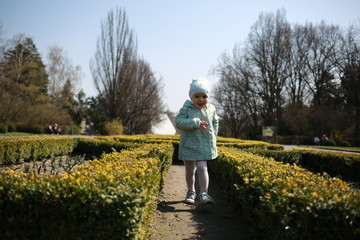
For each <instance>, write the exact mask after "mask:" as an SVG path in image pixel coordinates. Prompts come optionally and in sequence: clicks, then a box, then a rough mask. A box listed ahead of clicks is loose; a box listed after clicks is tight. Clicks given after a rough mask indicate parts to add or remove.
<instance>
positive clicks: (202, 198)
mask: <svg viewBox="0 0 360 240" xmlns="http://www.w3.org/2000/svg"><path fill="white" fill-rule="evenodd" d="M214 203H215V201H214V199H212V198H211V197H210V196H209V194H207V193H206V192H202V193H200V194H199V197H198V201H197V202H196V204H197V205H206V204H214Z"/></svg>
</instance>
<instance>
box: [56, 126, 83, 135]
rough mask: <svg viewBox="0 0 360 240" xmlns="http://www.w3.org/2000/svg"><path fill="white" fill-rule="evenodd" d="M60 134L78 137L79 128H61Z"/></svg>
mask: <svg viewBox="0 0 360 240" xmlns="http://www.w3.org/2000/svg"><path fill="white" fill-rule="evenodd" d="M60 128H61V134H66V135H79V134H80V128H79V127H78V126H61V127H60Z"/></svg>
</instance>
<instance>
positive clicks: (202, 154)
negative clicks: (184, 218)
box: [176, 79, 219, 205]
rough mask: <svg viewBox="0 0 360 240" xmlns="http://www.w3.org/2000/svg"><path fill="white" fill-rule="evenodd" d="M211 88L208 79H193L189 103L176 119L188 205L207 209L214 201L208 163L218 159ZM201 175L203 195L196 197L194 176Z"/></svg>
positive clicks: (200, 188) (216, 123) (214, 110)
mask: <svg viewBox="0 0 360 240" xmlns="http://www.w3.org/2000/svg"><path fill="white" fill-rule="evenodd" d="M209 93H210V86H209V83H208V81H207V80H205V79H194V80H193V81H192V83H191V84H190V91H189V96H190V99H191V101H190V100H186V101H185V103H184V105H183V107H182V108H181V109H180V111H179V114H178V115H177V116H176V127H177V128H178V129H179V130H180V145H179V160H182V161H184V165H185V179H186V184H187V194H186V197H185V202H186V203H189V204H195V203H196V205H205V204H212V203H215V201H214V200H213V199H212V198H211V197H210V196H209V194H208V186H209V174H208V169H207V161H209V160H213V159H215V158H216V157H217V155H218V152H217V148H216V136H217V133H218V128H219V117H218V115H217V114H216V109H215V107H214V106H213V105H211V104H208V96H209ZM196 171H197V173H198V178H199V190H200V193H199V194H198V196H197V197H196V193H195V172H196Z"/></svg>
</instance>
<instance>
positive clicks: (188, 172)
mask: <svg viewBox="0 0 360 240" xmlns="http://www.w3.org/2000/svg"><path fill="white" fill-rule="evenodd" d="M184 165H185V179H186V185H187V188H188V191H192V192H195V170H196V168H195V161H184Z"/></svg>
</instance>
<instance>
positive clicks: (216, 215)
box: [151, 162, 250, 240]
mask: <svg viewBox="0 0 360 240" xmlns="http://www.w3.org/2000/svg"><path fill="white" fill-rule="evenodd" d="M184 174H185V173H184V166H183V165H182V162H175V163H174V164H173V165H172V166H171V167H170V169H169V171H168V173H167V176H166V180H165V187H164V190H163V192H162V193H161V195H160V198H159V201H160V202H159V204H158V209H157V211H156V213H155V217H154V225H153V235H152V237H151V239H152V240H155V239H156V240H157V239H165V240H178V239H185V240H190V239H202V240H222V239H224V240H225V239H226V240H231V239H239V240H247V239H250V237H249V236H250V234H249V233H248V232H247V227H246V225H245V223H244V221H243V219H242V218H241V217H239V216H240V214H239V213H238V211H236V209H233V208H231V206H230V204H229V202H230V201H229V199H228V198H227V196H225V195H224V194H223V192H222V190H221V188H220V186H219V184H218V183H217V182H216V179H215V178H214V177H212V176H211V174H210V186H209V194H210V195H211V196H212V197H213V198H214V200H215V201H216V206H212V207H206V208H203V209H196V208H195V207H194V206H193V205H188V204H185V203H183V200H184V198H185V195H186V183H185V178H184V176H185V175H184Z"/></svg>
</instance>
